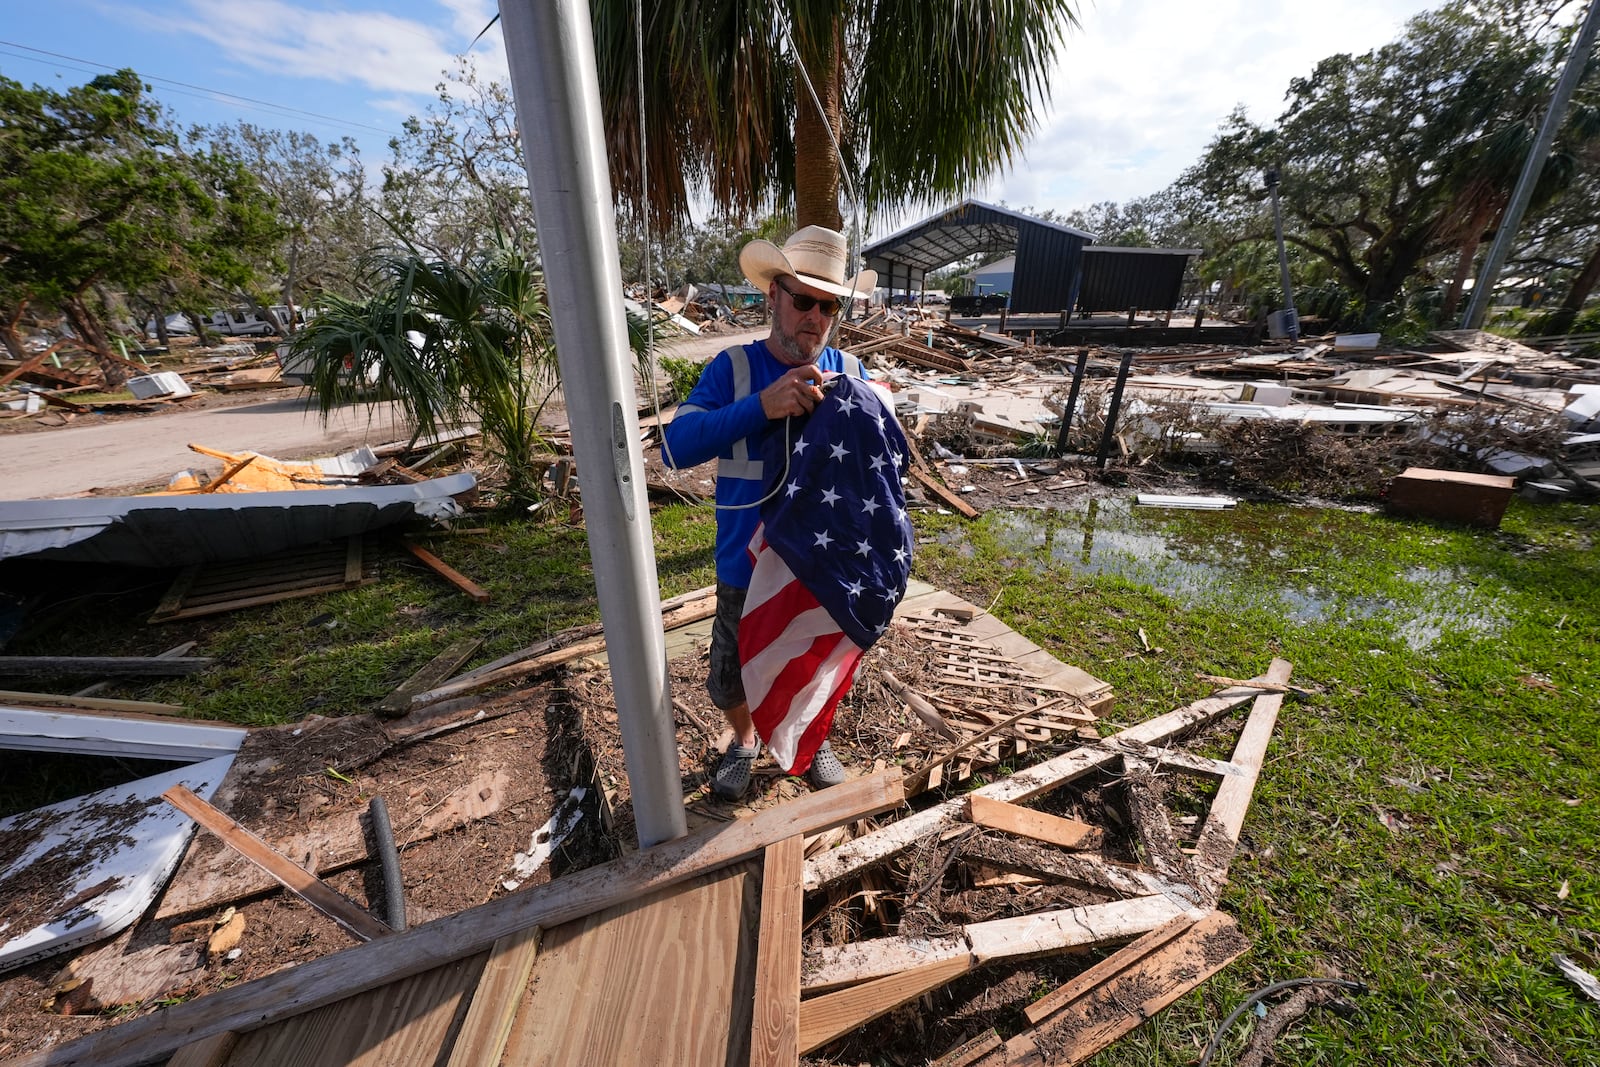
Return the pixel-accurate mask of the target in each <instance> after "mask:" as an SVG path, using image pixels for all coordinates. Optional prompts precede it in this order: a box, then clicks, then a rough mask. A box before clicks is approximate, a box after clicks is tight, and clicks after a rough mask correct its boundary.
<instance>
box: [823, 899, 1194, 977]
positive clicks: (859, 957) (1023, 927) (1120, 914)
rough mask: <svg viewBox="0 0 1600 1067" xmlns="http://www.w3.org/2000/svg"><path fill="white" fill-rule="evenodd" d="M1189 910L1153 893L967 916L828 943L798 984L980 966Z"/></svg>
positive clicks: (1129, 930) (1119, 935)
mask: <svg viewBox="0 0 1600 1067" xmlns="http://www.w3.org/2000/svg"><path fill="white" fill-rule="evenodd" d="M1188 910H1189V905H1188V904H1186V903H1184V902H1182V901H1179V900H1175V899H1173V898H1172V897H1168V896H1164V895H1161V894H1155V895H1152V896H1144V897H1134V898H1132V899H1130V900H1112V901H1107V902H1106V903H1104V904H1089V905H1085V906H1083V907H1077V908H1061V909H1057V910H1054V911H1042V912H1035V913H1033V914H1031V915H1023V916H1019V917H1017V918H1011V919H992V920H990V921H988V922H980V923H968V924H967V925H966V926H963V927H961V928H960V931H959V932H958V933H955V934H953V935H950V936H947V937H938V938H926V937H917V938H912V937H881V938H876V939H874V940H871V941H857V942H853V943H851V944H847V945H837V946H832V947H829V948H824V949H822V950H821V951H820V952H818V953H816V954H815V955H814V956H813V957H811V958H810V959H809V963H808V966H807V967H806V969H805V973H804V979H803V988H804V990H805V992H807V993H816V992H821V991H822V990H826V989H835V988H838V987H840V986H847V985H854V984H855V983H857V982H866V981H873V980H876V979H879V978H886V977H888V976H890V975H893V974H898V973H900V972H901V971H906V970H910V969H911V968H914V967H920V966H923V965H924V964H929V963H935V962H938V961H942V960H951V959H970V963H971V965H972V966H978V965H980V964H984V963H990V962H993V961H995V960H1002V959H1013V960H1015V959H1027V958H1030V957H1033V956H1048V955H1052V954H1055V953H1058V952H1064V951H1066V950H1068V949H1073V948H1078V947H1080V946H1083V945H1097V944H1101V943H1104V942H1107V941H1121V940H1124V939H1127V938H1130V937H1137V936H1139V935H1140V934H1144V933H1147V932H1148V931H1150V930H1154V929H1155V928H1156V927H1158V926H1161V925H1163V924H1164V923H1167V922H1170V921H1172V920H1173V919H1174V918H1176V917H1177V916H1179V915H1181V914H1183V913H1184V912H1186V911H1188Z"/></svg>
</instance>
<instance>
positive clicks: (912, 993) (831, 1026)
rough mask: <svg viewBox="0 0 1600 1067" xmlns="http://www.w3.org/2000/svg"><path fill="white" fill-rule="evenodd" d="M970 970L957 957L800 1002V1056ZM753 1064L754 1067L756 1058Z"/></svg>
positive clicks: (967, 961)
mask: <svg viewBox="0 0 1600 1067" xmlns="http://www.w3.org/2000/svg"><path fill="white" fill-rule="evenodd" d="M971 969H972V958H971V957H970V956H966V957H961V956H957V957H952V958H951V959H947V960H938V961H936V962H934V963H926V964H923V965H922V966H920V967H912V968H911V969H910V970H906V971H902V972H900V973H899V974H891V975H889V976H887V977H885V978H879V979H877V980H875V981H871V982H863V983H862V984H861V985H857V986H852V987H850V988H849V989H841V990H839V991H838V992H836V993H827V994H825V995H823V996H820V997H814V998H812V999H811V1000H805V1001H801V1002H800V1052H801V1053H802V1054H804V1053H807V1052H811V1051H813V1050H815V1049H818V1048H820V1047H822V1046H823V1045H826V1044H827V1043H828V1042H829V1041H832V1040H834V1039H835V1038H839V1037H843V1036H844V1035H845V1034H848V1033H849V1032H850V1031H852V1030H854V1029H856V1028H857V1027H860V1026H865V1025H866V1024H867V1023H869V1022H871V1021H872V1020H874V1019H876V1018H878V1017H879V1016H880V1015H887V1014H888V1013H889V1012H891V1011H893V1010H894V1009H895V1008H898V1007H899V1006H900V1005H902V1004H904V1003H906V1002H907V1001H909V1000H915V999H916V998H917V997H920V996H922V994H924V993H927V992H930V991H932V990H935V989H938V988H939V987H940V986H942V985H948V984H949V983H950V982H952V981H954V980H955V979H957V978H959V977H961V976H962V975H964V974H966V973H967V972H968V971H970V970H971ZM750 1062H751V1065H752V1067H754V1064H755V1062H756V1061H755V1059H754V1058H753V1057H752V1058H751V1060H750ZM790 1062H793V1061H790Z"/></svg>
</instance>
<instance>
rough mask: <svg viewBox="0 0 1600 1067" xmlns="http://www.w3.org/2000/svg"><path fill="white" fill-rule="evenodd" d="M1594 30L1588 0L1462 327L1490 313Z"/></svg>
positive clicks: (1595, 10)
mask: <svg viewBox="0 0 1600 1067" xmlns="http://www.w3.org/2000/svg"><path fill="white" fill-rule="evenodd" d="M1597 29H1600V0H1589V10H1588V12H1587V13H1586V14H1585V15H1584V17H1583V25H1582V26H1581V27H1580V28H1579V30H1578V36H1577V39H1576V40H1574V41H1573V42H1572V52H1571V54H1569V55H1568V56H1567V65H1566V67H1565V68H1564V69H1563V70H1562V71H1561V80H1560V81H1559V82H1557V83H1556V91H1555V93H1554V94H1552V96H1551V97H1550V109H1549V110H1548V111H1546V112H1545V113H1544V121H1543V122H1541V123H1540V124H1539V132H1538V133H1537V134H1535V135H1534V138H1533V147H1532V148H1530V149H1529V150H1528V158H1527V159H1526V160H1525V161H1524V162H1523V164H1522V173H1521V175H1519V176H1518V178H1517V184H1516V188H1515V189H1513V190H1512V192H1511V200H1510V202H1509V203H1507V204H1506V210H1505V214H1504V215H1503V216H1502V217H1501V219H1500V226H1499V228H1498V229H1497V230H1496V231H1495V235H1494V243H1493V244H1491V245H1490V246H1489V254H1488V255H1487V256H1485V257H1484V258H1483V266H1482V267H1481V268H1479V270H1478V279H1477V281H1475V282H1473V283H1472V299H1471V300H1470V301H1469V302H1468V303H1467V313H1466V314H1465V315H1463V316H1461V328H1462V329H1463V330H1477V329H1481V328H1482V327H1483V320H1484V317H1485V316H1486V315H1487V314H1488V312H1489V298H1490V297H1492V296H1493V295H1494V284H1495V281H1496V280H1497V279H1498V278H1499V277H1500V268H1501V267H1502V266H1504V265H1505V261H1506V257H1507V256H1508V255H1510V254H1511V242H1512V241H1514V240H1516V237H1517V231H1518V230H1520V229H1521V228H1522V214H1523V212H1525V211H1527V210H1528V202H1529V201H1531V200H1532V199H1533V189H1534V186H1536V185H1538V184H1539V174H1540V173H1541V172H1542V171H1543V170H1544V161H1545V159H1547V158H1548V157H1549V155H1550V146H1551V145H1552V144H1553V143H1554V142H1555V139H1556V131H1557V130H1559V129H1560V128H1561V121H1562V120H1563V119H1564V118H1566V115H1567V105H1568V104H1569V103H1571V102H1572V93H1573V90H1575V89H1576V88H1577V87H1578V79H1579V78H1580V77H1581V76H1582V75H1583V71H1584V68H1585V67H1587V66H1588V65H1589V51H1590V49H1592V48H1593V47H1594V38H1595V31H1596V30H1597Z"/></svg>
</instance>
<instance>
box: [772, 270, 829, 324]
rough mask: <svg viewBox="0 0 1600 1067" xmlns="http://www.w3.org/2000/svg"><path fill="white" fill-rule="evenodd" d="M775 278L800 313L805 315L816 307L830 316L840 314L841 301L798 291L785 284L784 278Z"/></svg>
mask: <svg viewBox="0 0 1600 1067" xmlns="http://www.w3.org/2000/svg"><path fill="white" fill-rule="evenodd" d="M773 280H774V281H776V282H777V283H778V288H779V289H782V290H783V291H784V292H786V293H788V294H789V302H790V303H791V304H793V305H794V309H795V310H796V311H798V312H800V314H802V315H804V314H805V313H806V312H808V311H810V310H811V309H812V308H815V307H819V308H821V309H822V313H823V314H824V315H826V316H828V317H829V318H832V317H833V316H835V315H837V314H839V301H837V300H827V299H823V298H820V297H815V296H807V295H806V294H805V293H797V292H795V291H794V290H793V289H791V288H789V287H788V286H787V285H784V284H783V279H782V278H774V279H773Z"/></svg>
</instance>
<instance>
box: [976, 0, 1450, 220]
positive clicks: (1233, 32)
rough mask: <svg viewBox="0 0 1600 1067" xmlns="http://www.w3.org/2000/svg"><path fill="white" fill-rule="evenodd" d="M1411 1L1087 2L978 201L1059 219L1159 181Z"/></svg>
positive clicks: (1358, 45)
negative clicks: (1039, 98)
mask: <svg viewBox="0 0 1600 1067" xmlns="http://www.w3.org/2000/svg"><path fill="white" fill-rule="evenodd" d="M1428 6H1429V5H1428V4H1426V3H1424V2H1422V0H1339V2H1336V3H1330V4H1321V5H1287V4H1284V3H1282V2H1281V0H1218V2H1217V3H1214V4H1209V5H1204V6H1197V5H1194V4H1186V3H1180V2H1178V0H1139V2H1137V3H1134V2H1131V0H1102V2H1100V3H1098V4H1096V5H1094V6H1087V5H1086V6H1085V8H1084V10H1083V12H1082V23H1083V29H1082V30H1078V31H1074V32H1072V33H1071V34H1070V35H1069V36H1068V39H1067V43H1066V46H1065V48H1064V49H1063V50H1062V52H1061V54H1060V55H1059V56H1058V62H1057V67H1056V71H1055V73H1054V75H1053V76H1052V78H1051V89H1052V99H1051V102H1050V104H1049V105H1048V106H1047V107H1046V108H1044V109H1042V115H1043V118H1042V120H1041V122H1040V124H1039V129H1038V132H1037V133H1036V134H1035V135H1034V137H1033V139H1032V141H1031V142H1030V143H1029V145H1028V146H1027V148H1026V149H1025V158H1024V159H1023V160H1021V161H1019V163H1018V165H1017V166H1016V167H1015V168H1013V170H1012V171H1011V172H1010V173H1008V174H1005V175H1002V176H1000V177H998V178H996V179H993V180H991V181H990V182H989V183H988V185H987V186H986V187H985V188H984V189H983V190H982V191H981V192H980V194H979V195H980V197H981V198H983V199H989V200H1005V201H1006V202H1007V203H1009V204H1012V205H1013V206H1024V205H1032V206H1033V207H1036V208H1040V209H1044V208H1056V209H1059V210H1071V209H1072V208H1076V207H1083V206H1087V205H1088V204H1090V203H1093V202H1095V201H1099V200H1115V201H1119V202H1121V201H1126V200H1130V199H1133V198H1134V197H1139V196H1145V195H1148V194H1150V193H1154V192H1157V191H1159V190H1160V189H1162V188H1164V187H1165V186H1167V185H1168V184H1170V183H1171V182H1172V181H1173V180H1174V179H1175V178H1177V177H1178V175H1179V174H1180V173H1181V172H1182V170H1183V169H1184V168H1185V167H1186V166H1188V165H1189V164H1190V163H1192V162H1194V161H1195V160H1196V159H1197V158H1198V156H1199V154H1200V152H1201V151H1202V150H1203V149H1204V147H1205V145H1206V143H1207V142H1208V141H1209V140H1210V139H1211V137H1212V136H1213V135H1214V134H1215V132H1216V130H1217V127H1218V124H1219V123H1220V122H1221V121H1222V120H1223V119H1224V118H1225V117H1226V116H1227V114H1228V113H1229V112H1230V111H1231V110H1232V109H1233V108H1234V106H1235V105H1238V104H1243V105H1244V106H1245V107H1246V109H1247V110H1248V112H1249V114H1250V116H1251V117H1252V118H1253V119H1255V120H1256V121H1258V122H1270V121H1272V120H1273V119H1274V118H1276V117H1277V115H1278V114H1279V113H1280V111H1281V110H1282V107H1283V102H1284V94H1285V93H1286V92H1287V90H1288V88H1289V81H1290V79H1291V78H1294V77H1298V76H1303V75H1306V74H1309V73H1310V72H1311V70H1312V69H1313V67H1314V66H1315V65H1316V63H1317V61H1318V60H1320V59H1322V58H1324V57H1326V56H1329V55H1333V54H1335V53H1338V52H1365V51H1367V50H1369V49H1372V48H1376V47H1379V46H1380V45H1383V44H1385V43H1387V42H1388V41H1391V40H1393V39H1394V38H1395V37H1396V36H1398V35H1399V33H1400V31H1401V29H1402V27H1403V25H1404V23H1405V21H1406V19H1408V18H1410V17H1411V16H1412V15H1414V14H1416V13H1417V12H1418V11H1422V10H1425V9H1426V8H1427V7H1428Z"/></svg>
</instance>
